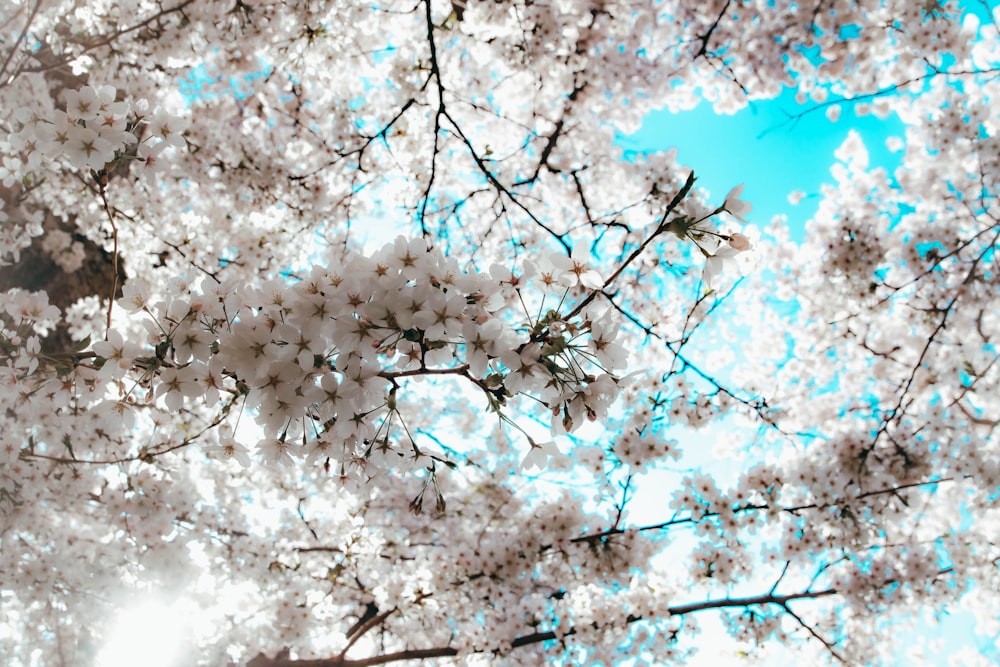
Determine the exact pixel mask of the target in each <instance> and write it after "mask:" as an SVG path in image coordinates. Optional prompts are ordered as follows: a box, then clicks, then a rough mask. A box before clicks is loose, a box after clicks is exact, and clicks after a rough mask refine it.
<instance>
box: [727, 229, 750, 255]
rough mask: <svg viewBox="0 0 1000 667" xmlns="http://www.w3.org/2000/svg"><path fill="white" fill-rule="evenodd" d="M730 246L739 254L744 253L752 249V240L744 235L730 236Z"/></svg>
mask: <svg viewBox="0 0 1000 667" xmlns="http://www.w3.org/2000/svg"><path fill="white" fill-rule="evenodd" d="M729 246H730V247H731V248H732V249H733V250H735V251H737V252H743V251H744V250H749V249H750V239H748V238H747V237H745V236H743V234H739V233H737V234H730V236H729Z"/></svg>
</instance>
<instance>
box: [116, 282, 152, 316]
mask: <svg viewBox="0 0 1000 667" xmlns="http://www.w3.org/2000/svg"><path fill="white" fill-rule="evenodd" d="M148 301H149V285H147V284H146V283H145V282H144V281H142V280H130V281H128V282H127V283H125V285H124V286H123V287H122V298H120V299H118V301H117V302H116V303H117V304H118V305H119V306H121V307H122V308H123V309H124V310H125V311H127V312H129V313H134V312H136V311H139V310H142V309H143V308H145V307H146V304H147V302H148Z"/></svg>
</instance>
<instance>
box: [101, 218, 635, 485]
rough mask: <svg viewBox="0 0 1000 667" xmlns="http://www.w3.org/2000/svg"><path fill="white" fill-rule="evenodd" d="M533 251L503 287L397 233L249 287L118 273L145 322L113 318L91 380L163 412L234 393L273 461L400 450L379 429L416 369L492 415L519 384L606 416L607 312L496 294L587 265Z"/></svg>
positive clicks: (552, 403)
mask: <svg viewBox="0 0 1000 667" xmlns="http://www.w3.org/2000/svg"><path fill="white" fill-rule="evenodd" d="M545 264H546V267H547V268H543V269H538V268H534V267H532V268H531V269H529V270H528V271H527V274H526V275H521V276H520V277H519V278H518V279H517V286H516V287H515V286H514V284H513V282H512V280H511V275H512V274H511V272H510V271H509V270H507V269H504V268H502V267H500V266H499V265H497V266H495V267H494V269H493V275H491V274H469V273H465V272H463V271H461V270H460V268H459V266H458V264H457V262H455V261H454V259H451V258H448V257H445V256H444V255H442V254H441V253H440V252H438V251H434V250H428V249H427V247H426V245H425V244H424V242H423V241H422V240H418V239H414V240H408V239H405V238H403V237H400V238H398V239H397V240H396V241H395V242H394V243H391V244H388V245H386V246H385V247H384V248H382V249H381V250H380V251H378V252H376V253H374V254H373V255H371V256H355V257H352V258H350V259H348V260H346V261H345V263H344V264H343V265H341V266H336V267H319V266H317V267H314V268H313V269H312V270H311V271H310V272H309V273H308V274H306V275H303V276H301V277H299V278H298V280H295V281H293V280H289V279H286V278H276V279H274V280H272V281H270V282H269V283H267V284H265V285H264V286H262V287H259V288H253V287H251V288H241V287H239V286H236V285H234V284H231V283H230V284H215V283H212V282H211V281H204V282H203V283H202V289H201V290H197V289H196V290H186V289H185V290H183V291H182V293H178V294H177V295H176V296H175V297H173V298H169V299H166V300H162V301H158V302H157V303H149V287H148V286H147V285H145V284H143V283H142V282H141V281H130V282H128V283H126V285H125V287H124V295H123V298H122V299H121V300H120V301H119V304H118V305H119V307H120V308H122V309H123V310H125V311H127V312H130V313H138V312H140V311H142V312H145V313H148V314H149V316H151V319H147V320H146V324H147V326H146V329H147V333H148V335H147V337H146V339H145V340H144V341H142V342H141V343H136V342H133V341H132V340H130V339H129V337H128V336H127V335H122V334H120V333H118V332H116V331H114V330H113V331H111V332H110V333H109V335H108V340H107V341H104V342H99V343H96V344H95V345H94V352H95V353H96V354H97V355H98V356H97V358H96V362H95V366H96V367H98V368H100V374H101V375H102V376H103V377H105V378H108V379H113V380H116V381H117V380H125V379H126V378H132V380H131V381H132V382H133V383H141V384H143V385H149V386H151V388H152V399H155V400H157V401H162V403H161V405H162V406H163V407H165V409H167V410H169V411H177V410H180V409H181V408H182V407H183V406H184V404H185V401H186V399H194V398H196V397H200V398H204V399H207V402H208V405H211V404H213V403H215V402H218V401H219V400H220V396H221V397H222V398H224V399H227V400H228V399H229V398H231V397H237V399H238V401H239V404H240V407H241V409H243V410H247V411H249V412H250V413H251V414H253V416H254V418H255V419H256V420H257V422H258V424H259V425H260V426H261V427H262V428H263V432H264V438H263V439H262V440H261V441H260V442H259V443H258V444H257V450H258V453H259V454H260V455H261V456H262V457H263V458H264V459H266V460H267V461H268V462H270V463H274V464H288V463H291V462H292V461H293V460H297V459H305V460H306V461H307V462H309V463H314V462H317V461H319V462H326V463H329V461H331V460H332V461H335V462H336V463H337V465H338V467H339V468H341V469H345V468H350V467H351V466H352V465H356V464H357V465H361V464H363V463H364V462H366V461H367V460H368V459H370V458H371V457H372V455H373V452H374V453H375V454H377V455H378V456H380V457H382V458H384V457H385V456H386V454H388V453H397V454H400V455H402V454H404V453H408V452H409V451H410V449H411V447H412V441H410V442H408V441H407V440H406V438H405V437H404V435H403V434H393V433H389V432H388V429H389V427H390V424H391V423H392V420H393V417H394V415H395V413H397V411H398V410H397V401H398V400H399V398H401V397H402V394H403V392H404V390H405V387H406V383H407V381H408V379H410V378H419V377H420V376H431V375H436V376H441V375H454V376H457V377H461V378H464V379H465V380H466V381H467V382H469V383H470V384H471V386H472V387H473V389H474V390H475V391H476V392H477V393H480V394H482V395H483V396H484V397H485V401H486V405H487V408H488V409H489V410H491V411H494V412H497V413H502V412H503V410H504V406H505V405H506V404H507V402H508V400H510V399H511V398H512V397H514V396H516V395H518V394H526V395H530V396H532V397H533V398H534V400H536V401H537V402H538V403H539V404H540V405H541V406H543V407H544V409H546V410H548V411H549V412H550V413H551V415H552V423H553V429H554V430H557V431H569V430H573V429H574V428H575V427H578V426H579V425H580V424H582V423H583V422H584V421H586V420H588V419H589V420H595V419H602V418H603V417H604V416H605V415H606V414H607V410H608V407H609V406H610V404H611V402H612V401H613V400H614V398H615V397H616V396H617V394H618V380H617V379H616V377H615V376H614V375H612V373H613V372H614V370H615V369H616V368H621V367H623V365H624V364H623V362H624V350H623V349H622V348H621V346H620V344H618V343H617V342H616V336H617V335H618V331H619V328H618V324H617V322H616V321H615V319H614V317H612V315H611V314H610V313H607V312H599V311H598V309H597V308H596V307H594V306H592V305H591V306H590V307H588V308H584V309H581V310H579V312H574V311H571V310H564V311H562V312H560V311H557V310H555V309H550V310H548V311H546V312H545V314H544V315H543V316H542V317H539V318H537V319H533V318H531V317H530V315H527V314H526V315H525V317H526V319H525V320H522V321H513V322H511V321H508V320H509V317H508V316H507V313H506V309H507V307H508V304H509V303H511V302H515V303H516V302H520V301H521V299H520V297H519V296H518V295H519V294H520V293H521V292H522V291H525V290H527V288H528V286H529V285H531V284H532V282H531V279H530V278H529V277H527V275H530V274H532V273H536V272H537V273H538V274H539V276H544V279H546V280H547V279H551V281H552V282H551V284H548V285H547V284H546V283H545V282H544V281H543V279H542V278H541V277H540V278H539V288H540V289H542V290H546V289H551V288H552V286H553V285H555V286H557V287H556V288H555V290H556V293H557V294H556V296H557V298H558V297H559V296H560V295H561V296H563V297H564V296H565V291H566V289H567V288H568V286H570V285H576V284H578V283H579V281H580V280H581V278H580V275H583V276H586V275H588V272H590V271H592V270H590V269H585V268H583V267H584V263H583V260H582V259H581V258H580V256H579V254H577V255H575V256H574V258H573V259H571V260H566V259H565V258H562V259H560V258H559V257H553V258H551V261H550V262H546V263H545ZM504 278H506V280H504ZM583 280H590V279H589V278H583ZM595 284H596V283H595ZM223 394H225V396H222V395H223ZM129 395H131V392H129ZM134 400H135V398H134V396H133V397H132V398H129V399H122V401H121V402H120V403H119V405H120V408H121V409H122V410H124V411H130V410H131V409H132V406H131V402H132V401H134ZM397 439H401V440H402V444H401V443H400V442H399V441H398V440H397ZM227 443H228V444H227V445H225V446H223V448H222V449H221V450H220V451H221V453H222V454H223V455H225V456H230V457H235V458H237V460H245V459H244V458H243V452H244V447H243V446H242V445H240V444H239V443H236V442H235V441H233V440H231V439H230V440H227Z"/></svg>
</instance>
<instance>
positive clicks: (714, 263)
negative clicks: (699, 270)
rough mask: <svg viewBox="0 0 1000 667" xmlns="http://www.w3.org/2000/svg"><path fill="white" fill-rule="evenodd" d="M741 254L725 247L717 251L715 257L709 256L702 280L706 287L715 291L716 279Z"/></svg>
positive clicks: (729, 247)
mask: <svg viewBox="0 0 1000 667" xmlns="http://www.w3.org/2000/svg"><path fill="white" fill-rule="evenodd" d="M739 252H740V251H739V250H736V249H735V248H733V247H731V246H727V245H725V246H721V247H720V248H719V249H718V250H716V251H715V254H714V255H709V256H708V258H707V259H706V260H705V271H704V273H703V274H702V280H704V281H705V286H706V287H708V288H709V289H715V279H716V278H717V277H718V276H719V275H720V274H721V273H722V272H723V270H725V268H726V267H727V266H728V265H729V264H730V263H731V262H732V261H733V259H734V258H735V257H736V255H738V254H739Z"/></svg>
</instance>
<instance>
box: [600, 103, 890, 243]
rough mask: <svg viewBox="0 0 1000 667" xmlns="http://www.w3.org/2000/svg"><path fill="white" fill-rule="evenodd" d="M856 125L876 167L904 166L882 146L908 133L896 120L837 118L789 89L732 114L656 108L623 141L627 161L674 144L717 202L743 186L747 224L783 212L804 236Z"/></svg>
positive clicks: (704, 107)
mask: <svg viewBox="0 0 1000 667" xmlns="http://www.w3.org/2000/svg"><path fill="white" fill-rule="evenodd" d="M852 129H853V130H854V131H856V132H858V134H860V135H861V138H862V140H863V141H864V142H865V145H866V147H867V148H868V151H869V158H870V164H871V165H872V167H875V166H882V167H884V168H885V169H887V170H888V171H889V172H890V173H891V172H892V171H893V170H894V169H895V168H896V167H898V166H899V164H900V156H899V155H898V154H894V153H892V152H890V151H889V149H888V148H886V146H885V142H886V139H888V138H889V137H892V136H900V137H901V136H902V135H903V133H904V125H903V123H902V122H901V121H900V120H899V119H898V118H896V117H895V116H890V117H889V118H886V119H884V120H883V119H879V118H876V117H874V116H871V115H866V116H858V115H856V114H853V113H852V114H846V113H845V114H843V115H842V116H841V118H840V119H839V120H838V121H837V122H832V121H830V120H829V118H828V117H827V116H826V114H825V113H824V112H823V109H821V108H817V105H816V104H814V103H810V102H807V103H800V102H799V101H798V100H796V94H795V91H794V90H791V89H786V90H785V91H784V93H782V95H780V96H779V97H777V98H775V99H773V100H764V101H755V102H753V103H751V104H750V105H749V106H748V107H747V108H746V109H744V110H743V111H740V112H739V113H736V114H733V115H729V116H724V115H718V114H715V113H713V112H712V110H711V105H710V104H709V103H708V102H702V103H701V105H699V106H698V107H696V108H694V109H692V110H690V111H684V112H680V113H671V112H669V111H667V110H660V111H654V112H652V113H651V114H649V116H647V117H646V120H645V122H643V124H642V127H641V128H640V129H639V131H638V132H636V133H635V134H631V135H628V136H621V137H619V140H618V143H619V145H620V146H621V147H622V148H623V149H624V151H625V159H629V160H634V159H636V158H637V157H638V156H639V155H641V154H643V153H650V152H657V151H664V150H668V149H670V148H676V149H677V159H678V161H679V162H680V163H682V164H685V165H687V166H689V167H691V168H692V169H694V171H695V174H697V176H698V185H699V186H700V187H704V188H706V189H707V190H708V191H709V192H711V193H712V195H713V197H714V198H715V199H718V198H721V197H722V196H723V195H724V194H725V193H726V192H728V191H729V189H730V188H732V187H733V186H734V185H737V184H739V183H745V184H746V188H745V190H744V192H743V198H744V199H745V200H747V201H749V202H751V203H752V204H753V207H754V208H753V211H752V213H751V215H750V221H751V222H752V223H756V224H757V225H758V226H761V227H763V226H766V224H767V223H769V222H770V220H771V219H772V218H773V217H774V216H776V215H785V216H787V218H788V224H789V228H790V232H791V237H792V238H793V239H794V240H798V241H801V240H802V238H803V236H804V233H805V223H806V221H807V220H808V219H809V218H810V217H812V215H814V214H815V212H816V210H817V208H818V205H819V191H820V187H821V186H822V185H823V184H824V183H827V182H830V180H831V177H830V171H829V168H830V165H831V163H832V162H833V154H834V151H836V149H837V147H838V146H840V144H841V143H843V141H844V140H845V139H846V138H847V136H848V133H849V132H850V131H851V130H852ZM796 191H798V192H804V193H806V197H805V199H804V201H803V204H800V205H799V206H798V207H794V208H793V207H791V206H790V205H789V202H788V195H789V194H790V193H792V192H796ZM713 201H714V199H713Z"/></svg>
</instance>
